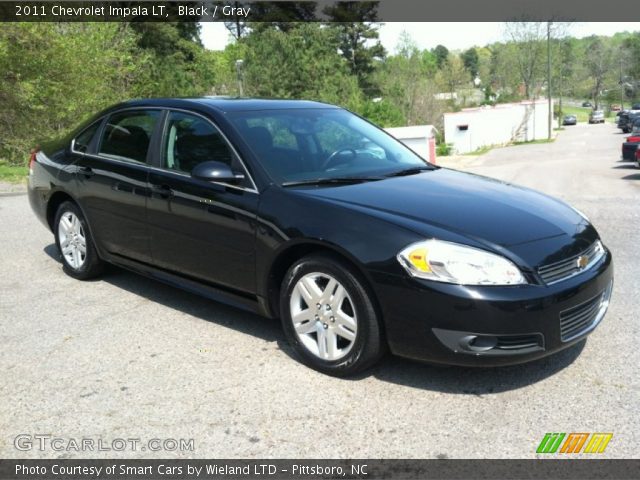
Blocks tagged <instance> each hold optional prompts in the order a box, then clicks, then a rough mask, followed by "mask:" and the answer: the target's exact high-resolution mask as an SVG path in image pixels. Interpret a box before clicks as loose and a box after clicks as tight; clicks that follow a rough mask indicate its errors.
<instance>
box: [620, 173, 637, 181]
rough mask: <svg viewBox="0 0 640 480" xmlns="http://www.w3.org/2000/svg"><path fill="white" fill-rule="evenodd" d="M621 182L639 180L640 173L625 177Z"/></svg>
mask: <svg viewBox="0 0 640 480" xmlns="http://www.w3.org/2000/svg"><path fill="white" fill-rule="evenodd" d="M622 179H623V180H640V173H632V174H631V175H625V176H624V177H622Z"/></svg>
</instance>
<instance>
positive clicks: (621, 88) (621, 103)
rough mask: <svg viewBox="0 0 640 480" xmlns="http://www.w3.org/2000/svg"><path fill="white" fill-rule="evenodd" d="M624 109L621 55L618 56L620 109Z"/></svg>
mask: <svg viewBox="0 0 640 480" xmlns="http://www.w3.org/2000/svg"><path fill="white" fill-rule="evenodd" d="M622 110H624V80H623V79H622V57H620V111H622Z"/></svg>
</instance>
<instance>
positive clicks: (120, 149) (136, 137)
mask: <svg viewBox="0 0 640 480" xmlns="http://www.w3.org/2000/svg"><path fill="white" fill-rule="evenodd" d="M159 117H160V111H159V110H146V111H135V112H122V113H116V114H114V115H112V116H111V117H110V118H109V120H108V122H107V125H106V127H105V129H104V132H103V133H102V141H101V142H100V154H101V155H106V156H110V157H115V158H119V159H125V160H133V161H135V162H142V163H144V162H146V160H147V151H148V150H149V142H150V140H151V134H152V133H153V129H154V127H155V125H156V122H157V121H158V118H159Z"/></svg>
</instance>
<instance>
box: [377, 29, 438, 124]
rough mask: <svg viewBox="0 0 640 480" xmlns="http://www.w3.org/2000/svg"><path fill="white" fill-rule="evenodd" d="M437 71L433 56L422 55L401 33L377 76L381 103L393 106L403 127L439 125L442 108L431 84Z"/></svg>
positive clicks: (426, 53) (427, 53) (405, 35)
mask: <svg viewBox="0 0 640 480" xmlns="http://www.w3.org/2000/svg"><path fill="white" fill-rule="evenodd" d="M436 68H437V67H436V57H435V55H433V54H432V53H430V52H428V51H423V52H421V51H420V50H419V49H418V47H417V46H416V44H415V43H414V41H413V39H412V38H411V37H410V36H409V35H408V34H407V33H406V32H403V33H401V35H400V41H399V43H398V47H397V49H396V54H395V55H390V56H388V57H387V59H386V60H385V62H384V64H383V65H382V66H381V68H380V70H379V72H378V73H377V81H378V84H379V85H380V88H381V91H382V98H383V101H388V102H389V103H391V104H393V105H396V106H397V107H398V108H399V110H400V112H401V113H402V116H403V117H404V119H405V120H406V124H409V125H420V124H424V123H429V124H434V125H440V124H441V122H442V113H443V105H442V104H441V102H439V101H438V100H436V99H435V93H437V92H436V91H435V86H434V85H435V84H434V81H433V76H434V74H435V71H436Z"/></svg>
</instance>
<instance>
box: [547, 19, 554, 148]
mask: <svg viewBox="0 0 640 480" xmlns="http://www.w3.org/2000/svg"><path fill="white" fill-rule="evenodd" d="M547 99H548V102H549V122H548V123H549V125H548V126H549V137H548V138H549V140H551V132H552V129H553V127H552V125H553V106H552V103H553V102H552V101H551V22H547Z"/></svg>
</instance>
